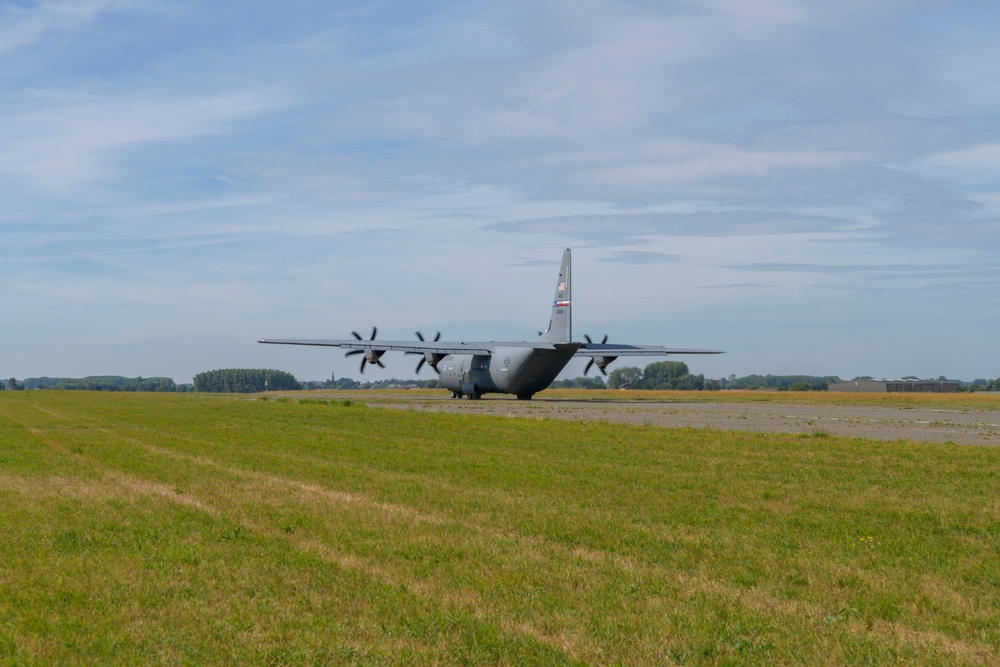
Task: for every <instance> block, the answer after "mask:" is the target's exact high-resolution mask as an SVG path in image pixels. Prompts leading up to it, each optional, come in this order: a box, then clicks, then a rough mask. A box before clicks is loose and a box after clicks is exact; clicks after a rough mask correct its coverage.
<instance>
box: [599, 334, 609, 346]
mask: <svg viewBox="0 0 1000 667" xmlns="http://www.w3.org/2000/svg"><path fill="white" fill-rule="evenodd" d="M607 342H608V334H604V338H602V339H601V345H604V344H605V343H607Z"/></svg>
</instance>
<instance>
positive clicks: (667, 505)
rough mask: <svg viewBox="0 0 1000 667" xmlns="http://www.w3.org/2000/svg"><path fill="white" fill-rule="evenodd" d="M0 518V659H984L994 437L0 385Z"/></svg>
mask: <svg viewBox="0 0 1000 667" xmlns="http://www.w3.org/2000/svg"><path fill="white" fill-rule="evenodd" d="M786 395H787V394H786ZM0 507H2V508H3V509H2V511H0V537H2V539H0V662H2V663H6V664H95V663H96V664H108V663H112V664H149V663H156V664H275V665H278V664H282V665H283V664H417V665H419V664H512V665H513V664H601V665H603V664H651V665H659V664H776V663H781V664H816V665H820V664H822V665H829V664H872V665H882V664H891V663H906V664H912V663H920V664H943V665H965V664H970V665H972V664H998V663H1000V449H997V448H992V447H972V446H957V445H931V444H919V445H917V444H912V443H906V442H897V443H885V442H872V441H865V440H850V439H840V438H835V437H828V436H825V435H824V434H822V433H816V434H813V435H812V436H810V437H804V436H801V435H798V436H797V435H773V434H747V433H738V432H719V431H708V430H691V429H673V430H671V429H657V428H652V427H641V426H635V427H631V426H623V425H610V424H602V423H588V422H567V421H556V420H538V419H516V418H515V419H508V418H501V417H488V416H484V415H454V414H428V413H418V412H409V411H393V410H383V409H379V408H375V407H364V406H359V405H345V404H343V403H342V402H337V401H335V402H326V401H318V400H315V399H311V400H310V399H307V400H305V401H301V400H300V399H297V398H292V399H276V398H273V397H272V398H271V399H270V400H259V399H258V398H256V397H238V398H236V397H223V396H211V395H207V396H206V395H185V394H177V395H167V394H164V395H156V394H103V393H102V394H97V393H87V392H55V391H38V392H3V393H0Z"/></svg>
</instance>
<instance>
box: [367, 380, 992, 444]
mask: <svg viewBox="0 0 1000 667" xmlns="http://www.w3.org/2000/svg"><path fill="white" fill-rule="evenodd" d="M351 398H352V400H358V401H360V402H363V403H370V404H371V405H373V406H376V405H377V406H382V407H390V408H398V409H407V410H422V411H430V412H460V413H471V414H493V415H510V416H516V417H537V418H548V419H569V420H576V421H603V422H612V423H629V424H649V425H653V426H667V427H685V426H687V427H692V428H714V429H724V430H736V431H757V432H773V433H816V432H824V433H829V434H831V435H842V436H848V437H855V438H874V439H879V440H912V441H920V442H954V443H962V444H974V445H1000V405H998V406H997V409H995V410H982V409H974V408H967V407H963V408H959V409H944V408H931V407H921V406H911V405H901V406H842V405H829V406H827V405H802V404H781V403H778V402H763V403H677V402H657V401H613V400H600V399H597V400H570V399H561V398H555V397H553V398H546V397H544V396H538V397H535V398H534V400H531V401H517V400H513V399H512V398H507V397H501V396H492V395H487V396H486V397H484V398H483V399H482V400H479V401H469V400H461V399H451V398H448V396H447V394H443V395H442V396H441V397H437V396H425V395H420V396H418V395H412V394H411V395H407V394H406V393H405V392H400V393H399V394H393V393H385V394H380V395H378V396H377V398H376V396H375V395H368V394H366V393H365V392H357V393H353V392H352V395H351Z"/></svg>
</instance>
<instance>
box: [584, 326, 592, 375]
mask: <svg viewBox="0 0 1000 667" xmlns="http://www.w3.org/2000/svg"><path fill="white" fill-rule="evenodd" d="M583 337H584V338H585V339H586V340H587V342H588V343H593V342H594V341H592V340H590V335H589V334H583ZM587 368H590V366H589V365H588V366H587Z"/></svg>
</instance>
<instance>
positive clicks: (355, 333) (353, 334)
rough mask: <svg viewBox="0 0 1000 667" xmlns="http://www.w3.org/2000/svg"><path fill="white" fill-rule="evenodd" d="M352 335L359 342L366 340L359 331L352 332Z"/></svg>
mask: <svg viewBox="0 0 1000 667" xmlns="http://www.w3.org/2000/svg"><path fill="white" fill-rule="evenodd" d="M351 335H352V336H354V337H355V338H357V339H358V340H364V338H362V337H361V334H359V333H358V332H357V331H352V332H351Z"/></svg>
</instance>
